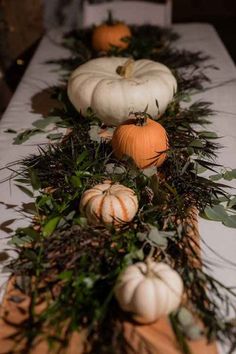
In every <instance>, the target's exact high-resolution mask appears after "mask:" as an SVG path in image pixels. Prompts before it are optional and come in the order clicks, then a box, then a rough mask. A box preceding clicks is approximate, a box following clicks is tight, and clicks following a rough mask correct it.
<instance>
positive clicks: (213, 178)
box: [209, 173, 222, 181]
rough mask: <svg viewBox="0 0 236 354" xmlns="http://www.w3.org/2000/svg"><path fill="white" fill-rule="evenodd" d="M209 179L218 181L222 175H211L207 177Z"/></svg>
mask: <svg viewBox="0 0 236 354" xmlns="http://www.w3.org/2000/svg"><path fill="white" fill-rule="evenodd" d="M209 178H210V179H211V180H212V181H219V180H220V179H221V178H222V174H221V173H216V174H215V175H211V176H209Z"/></svg>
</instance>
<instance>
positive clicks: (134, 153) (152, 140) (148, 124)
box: [112, 113, 169, 169]
mask: <svg viewBox="0 0 236 354" xmlns="http://www.w3.org/2000/svg"><path fill="white" fill-rule="evenodd" d="M135 117H136V119H129V120H127V121H126V122H124V123H123V124H121V125H120V126H118V127H117V128H116V130H115V132H114V134H113V137H112V148H113V152H114V154H115V156H116V157H117V158H118V159H121V158H122V157H123V156H125V155H126V156H129V157H131V158H132V159H133V160H134V162H135V164H136V165H137V166H138V167H139V168H141V169H144V168H147V167H150V166H157V167H160V166H161V165H162V163H163V162H164V160H165V159H166V150H167V149H168V146H169V145H168V138H167V133H166V130H165V128H163V126H162V125H161V124H159V123H157V122H156V121H154V120H152V119H150V118H149V117H148V115H147V114H146V113H136V114H135Z"/></svg>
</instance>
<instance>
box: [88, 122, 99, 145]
mask: <svg viewBox="0 0 236 354" xmlns="http://www.w3.org/2000/svg"><path fill="white" fill-rule="evenodd" d="M100 130H101V128H100V127H99V126H98V125H91V126H90V129H89V137H90V140H92V141H96V142H98V143H100V141H101V140H102V138H101V137H100V136H99V132H100Z"/></svg>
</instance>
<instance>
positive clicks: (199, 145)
mask: <svg viewBox="0 0 236 354" xmlns="http://www.w3.org/2000/svg"><path fill="white" fill-rule="evenodd" d="M189 146H190V147H193V148H204V146H205V144H203V142H202V141H201V140H193V141H192V142H191V143H190V144H189Z"/></svg>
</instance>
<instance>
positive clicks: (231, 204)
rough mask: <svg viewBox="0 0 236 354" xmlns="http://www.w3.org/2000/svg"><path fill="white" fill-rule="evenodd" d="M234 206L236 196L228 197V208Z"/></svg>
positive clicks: (235, 204)
mask: <svg viewBox="0 0 236 354" xmlns="http://www.w3.org/2000/svg"><path fill="white" fill-rule="evenodd" d="M234 206H236V196H235V197H233V198H232V199H230V201H229V202H228V205H227V207H228V208H232V207H234Z"/></svg>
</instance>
